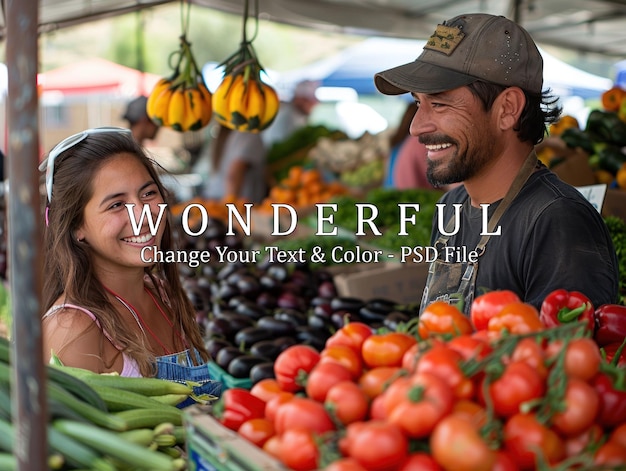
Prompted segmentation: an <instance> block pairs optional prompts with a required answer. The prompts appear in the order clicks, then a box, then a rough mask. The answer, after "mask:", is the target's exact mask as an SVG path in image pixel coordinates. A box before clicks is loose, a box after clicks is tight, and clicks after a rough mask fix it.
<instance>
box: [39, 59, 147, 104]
mask: <svg viewBox="0 0 626 471" xmlns="http://www.w3.org/2000/svg"><path fill="white" fill-rule="evenodd" d="M158 80H159V76H158V75H155V74H150V73H146V72H141V71H139V70H135V69H131V68H129V67H125V66H123V65H119V64H116V63H114V62H110V61H107V60H105V59H100V58H93V59H87V60H84V61H80V62H74V63H72V64H69V65H66V66H63V67H59V68H57V69H53V70H50V71H48V72H45V73H42V74H39V76H38V83H39V85H40V87H41V88H42V91H44V92H52V91H54V92H61V93H63V94H64V95H77V94H90V93H119V94H120V95H123V96H136V95H147V94H148V93H150V90H152V88H153V87H154V84H155V83H156V82H157V81H158Z"/></svg>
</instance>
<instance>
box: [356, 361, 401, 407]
mask: <svg viewBox="0 0 626 471" xmlns="http://www.w3.org/2000/svg"><path fill="white" fill-rule="evenodd" d="M401 374H402V370H401V369H400V368H399V367H397V366H378V367H376V368H372V369H371V370H367V371H366V372H365V373H363V374H362V375H361V377H360V378H359V386H361V389H363V392H365V394H367V397H369V398H370V399H374V398H375V397H377V396H379V395H380V394H381V393H382V392H383V391H384V390H385V389H386V388H387V386H388V385H389V384H390V383H391V381H393V380H394V379H395V378H398V377H399V376H400V375H401Z"/></svg>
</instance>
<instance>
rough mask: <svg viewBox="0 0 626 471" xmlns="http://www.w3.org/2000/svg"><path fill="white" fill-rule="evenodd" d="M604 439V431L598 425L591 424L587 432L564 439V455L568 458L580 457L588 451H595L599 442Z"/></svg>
mask: <svg viewBox="0 0 626 471" xmlns="http://www.w3.org/2000/svg"><path fill="white" fill-rule="evenodd" d="M603 438H604V431H603V430H602V427H601V426H600V425H598V424H592V425H591V427H589V428H588V429H587V430H584V431H583V432H582V433H579V434H578V435H576V436H573V437H567V438H566V439H565V454H566V455H567V456H568V457H571V456H580V455H582V454H583V453H585V452H586V451H588V450H591V449H596V448H597V446H598V445H599V444H600V440H603Z"/></svg>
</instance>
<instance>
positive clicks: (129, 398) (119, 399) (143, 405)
mask: <svg viewBox="0 0 626 471" xmlns="http://www.w3.org/2000/svg"><path fill="white" fill-rule="evenodd" d="M96 391H97V393H98V394H99V395H100V398H101V399H102V400H103V401H104V402H105V403H106V407H107V408H108V410H109V411H110V412H119V411H123V410H130V409H148V408H151V409H162V410H168V409H170V410H172V409H173V410H175V411H178V409H177V408H176V407H175V406H171V405H168V404H164V403H162V402H160V401H157V400H155V399H152V397H151V396H144V395H143V394H139V393H135V392H132V391H126V390H124V389H118V388H113V387H109V386H98V387H97V389H96ZM159 397H162V396H159ZM186 397H187V396H185V398H186Z"/></svg>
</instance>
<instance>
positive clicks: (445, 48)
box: [424, 25, 465, 56]
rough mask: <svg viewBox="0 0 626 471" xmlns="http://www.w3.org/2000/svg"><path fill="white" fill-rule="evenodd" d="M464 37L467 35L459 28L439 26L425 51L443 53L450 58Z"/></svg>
mask: <svg viewBox="0 0 626 471" xmlns="http://www.w3.org/2000/svg"><path fill="white" fill-rule="evenodd" d="M464 37H465V33H463V32H462V31H461V28H459V27H458V26H445V25H437V29H436V30H435V32H434V33H433V34H432V35H431V36H430V38H428V41H426V45H425V46H424V49H430V50H433V51H438V52H442V53H444V54H445V55H447V56H449V55H450V54H452V51H454V49H456V47H457V46H458V45H459V44H460V43H461V41H462V40H463V38H464Z"/></svg>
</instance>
